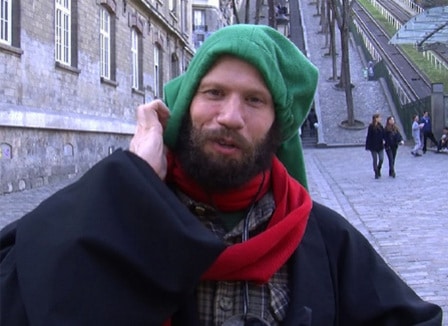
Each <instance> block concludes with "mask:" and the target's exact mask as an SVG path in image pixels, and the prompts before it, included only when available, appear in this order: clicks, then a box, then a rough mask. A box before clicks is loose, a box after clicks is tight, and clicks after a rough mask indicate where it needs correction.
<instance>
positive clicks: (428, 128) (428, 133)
mask: <svg viewBox="0 0 448 326" xmlns="http://www.w3.org/2000/svg"><path fill="white" fill-rule="evenodd" d="M420 123H421V124H423V127H422V133H423V148H422V152H423V154H426V143H427V142H428V139H429V140H431V142H432V144H433V146H437V140H436V137H434V134H433V132H432V123H431V117H430V116H429V112H428V111H425V112H423V116H422V117H421V119H420Z"/></svg>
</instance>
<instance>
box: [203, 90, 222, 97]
mask: <svg viewBox="0 0 448 326" xmlns="http://www.w3.org/2000/svg"><path fill="white" fill-rule="evenodd" d="M204 93H205V94H208V95H210V96H220V95H221V94H222V92H221V91H220V90H217V89H208V90H206V91H205V92H204Z"/></svg>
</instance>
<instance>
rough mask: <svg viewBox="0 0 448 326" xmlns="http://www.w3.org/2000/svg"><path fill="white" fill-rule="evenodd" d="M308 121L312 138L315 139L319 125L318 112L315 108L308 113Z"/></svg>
mask: <svg viewBox="0 0 448 326" xmlns="http://www.w3.org/2000/svg"><path fill="white" fill-rule="evenodd" d="M307 120H308V125H309V127H310V136H311V137H314V136H316V128H317V123H318V120H317V114H316V110H315V109H314V108H311V110H310V113H308V118H307Z"/></svg>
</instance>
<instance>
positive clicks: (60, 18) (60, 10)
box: [54, 0, 72, 66]
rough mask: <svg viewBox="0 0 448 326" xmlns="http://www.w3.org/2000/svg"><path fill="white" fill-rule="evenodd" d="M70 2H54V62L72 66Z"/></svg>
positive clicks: (58, 0) (66, 0)
mask: <svg viewBox="0 0 448 326" xmlns="http://www.w3.org/2000/svg"><path fill="white" fill-rule="evenodd" d="M71 7H72V6H71V0H56V1H55V24H54V25H55V33H54V37H55V60H56V62H59V63H61V64H64V65H67V66H71V64H72V25H71V24H72V12H71Z"/></svg>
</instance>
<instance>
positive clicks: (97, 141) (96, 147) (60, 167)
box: [0, 128, 130, 195]
mask: <svg viewBox="0 0 448 326" xmlns="http://www.w3.org/2000/svg"><path fill="white" fill-rule="evenodd" d="M0 139H1V142H0V176H1V184H0V195H1V194H4V193H10V192H15V191H22V190H26V189H30V188H35V187H40V186H42V185H45V184H49V183H52V182H58V181H60V180H63V179H67V178H75V177H76V178H77V177H79V176H81V175H82V174H83V173H84V172H86V171H87V170H88V169H89V168H91V167H92V166H93V165H94V164H95V163H97V162H98V161H99V160H101V159H102V158H104V157H106V156H107V155H109V154H110V153H112V152H113V151H114V150H116V149H119V148H122V149H127V148H128V146H129V141H130V136H128V135H118V134H111V133H92V132H78V131H64V130H59V131H58V130H50V129H47V130H45V129H31V128H27V129H25V128H1V135H0Z"/></svg>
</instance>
